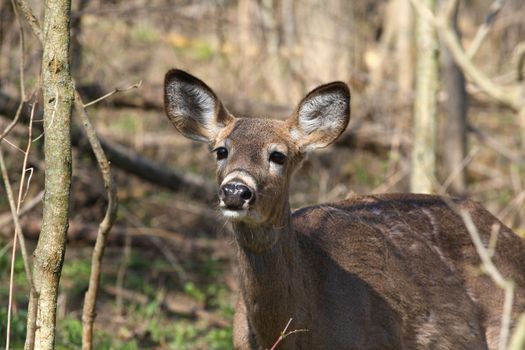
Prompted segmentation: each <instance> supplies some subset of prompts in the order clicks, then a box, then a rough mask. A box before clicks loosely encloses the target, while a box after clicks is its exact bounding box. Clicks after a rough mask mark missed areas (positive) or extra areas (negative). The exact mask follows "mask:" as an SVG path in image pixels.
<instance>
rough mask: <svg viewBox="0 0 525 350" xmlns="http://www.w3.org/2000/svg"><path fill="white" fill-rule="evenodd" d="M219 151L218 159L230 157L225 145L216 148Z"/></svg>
mask: <svg viewBox="0 0 525 350" xmlns="http://www.w3.org/2000/svg"><path fill="white" fill-rule="evenodd" d="M215 153H217V160H221V159H226V158H227V157H228V150H227V149H226V148H225V147H218V148H217V149H215Z"/></svg>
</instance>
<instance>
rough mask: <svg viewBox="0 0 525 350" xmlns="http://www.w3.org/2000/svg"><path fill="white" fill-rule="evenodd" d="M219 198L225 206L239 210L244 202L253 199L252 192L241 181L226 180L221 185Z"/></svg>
mask: <svg viewBox="0 0 525 350" xmlns="http://www.w3.org/2000/svg"><path fill="white" fill-rule="evenodd" d="M219 198H220V199H221V201H222V202H223V203H224V205H225V206H226V208H228V209H232V210H240V209H243V205H244V204H245V203H249V202H250V201H251V200H252V199H253V192H252V190H250V188H249V187H248V186H246V185H244V184H242V183H239V182H228V183H227V184H224V185H222V186H221V188H220V190H219Z"/></svg>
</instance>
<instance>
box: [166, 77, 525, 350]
mask: <svg viewBox="0 0 525 350" xmlns="http://www.w3.org/2000/svg"><path fill="white" fill-rule="evenodd" d="M178 72H180V71H171V72H169V73H168V74H167V76H166V81H167V84H166V86H167V89H169V88H168V86H173V85H175V86H176V84H177V83H178V80H177V79H179V77H178V76H179V73H178ZM184 74H187V73H184ZM190 77H191V76H190ZM182 78H183V79H185V80H184V83H185V84H186V83H188V82H189V83H190V84H191V79H189V78H188V77H187V76H186V75H183V76H182ZM193 79H195V80H196V82H195V86H197V87H198V88H199V89H204V91H205V92H206V93H207V94H208V95H209V96H215V94H213V92H212V91H211V89H209V88H208V87H207V86H206V85H205V84H204V83H202V82H201V81H200V80H197V79H196V78H193ZM168 82H169V84H170V85H168ZM208 90H209V91H208ZM168 92H169V93H171V95H170V94H169V93H168ZM168 92H167V94H166V96H167V102H166V105H167V113H168V116H169V117H170V119H171V120H172V121H173V122H174V124H175V125H176V126H177V128H178V129H179V130H180V131H181V132H182V133H183V134H185V135H187V136H189V137H192V138H195V139H203V138H204V139H206V140H207V141H208V142H209V143H210V146H211V148H217V147H225V148H227V149H228V157H227V159H224V160H220V161H218V168H217V178H218V183H219V185H221V184H222V183H223V181H224V179H225V178H226V177H227V176H228V175H229V174H232V172H239V173H240V174H246V176H249V179H252V180H253V182H254V183H255V184H256V188H253V189H252V190H253V191H254V192H255V201H254V202H253V203H251V204H250V208H249V212H250V213H252V214H253V215H252V216H246V217H240V218H236V219H233V228H234V232H235V237H236V241H237V244H238V248H239V249H238V263H239V270H240V276H239V278H240V287H241V293H240V296H239V300H238V302H237V306H236V313H235V318H234V346H235V348H236V349H269V348H270V347H271V346H272V345H273V343H274V342H275V341H276V339H277V338H278V337H279V335H280V333H281V331H282V330H283V328H284V326H285V325H286V324H287V322H288V320H289V319H290V318H293V322H292V323H291V327H290V329H300V328H304V329H307V330H308V331H307V332H300V333H296V334H293V335H290V336H289V337H287V338H286V339H284V341H283V342H282V343H280V344H279V349H281V350H284V349H495V348H496V347H497V344H498V335H499V328H500V319H501V310H502V305H503V293H502V291H501V290H500V289H498V288H497V287H496V286H495V285H494V283H493V282H492V281H491V280H490V278H488V277H487V276H486V275H484V274H482V273H481V271H480V268H479V266H480V259H479V257H478V255H477V253H476V250H475V248H474V246H473V244H472V242H471V239H470V236H469V233H468V232H467V230H466V229H465V225H464V224H463V222H462V219H461V218H460V217H459V216H458V215H457V214H456V213H455V212H454V211H453V210H452V209H450V208H449V206H448V205H447V203H446V202H445V201H444V200H443V199H442V198H440V197H438V196H431V195H415V194H386V195H378V196H352V197H350V198H349V199H347V200H345V201H341V202H337V203H331V204H322V205H317V206H313V207H307V208H302V209H299V210H297V211H295V212H294V213H291V211H290V206H289V203H288V191H289V183H290V179H291V176H292V173H293V171H294V170H295V169H296V168H297V167H298V166H299V163H300V162H301V160H302V158H303V157H304V152H305V151H306V149H308V148H311V147H312V145H315V147H322V146H326V145H327V144H330V143H331V142H333V141H334V140H335V139H336V138H337V137H338V136H339V135H340V133H341V132H342V130H344V127H346V124H347V122H348V115H347V114H348V113H349V94H348V90H347V88H346V86H343V85H342V83H335V84H329V85H324V86H322V87H320V88H318V89H316V90H314V91H313V92H312V93H310V94H309V95H308V96H307V97H306V98H305V99H304V100H303V101H302V102H301V104H300V105H299V107H298V110H297V112H296V114H295V115H294V116H292V117H291V118H290V119H289V120H288V121H286V122H281V121H270V120H262V119H234V118H233V117H231V116H230V115H229V114H228V113H227V111H226V110H225V109H223V107H222V105H221V104H220V102H219V101H218V100H216V98H215V97H214V99H215V100H214V101H215V102H214V103H215V104H214V105H213V106H211V107H213V108H214V110H215V111H216V113H215V117H213V116H212V117H209V116H208V117H204V116H203V115H198V114H199V111H200V110H201V109H202V110H204V109H203V108H204V107H209V106H203V108H201V106H198V105H197V106H196V105H195V104H194V103H195V99H193V100H192V99H191V98H190V99H189V100H190V103H191V106H189V107H188V106H173V105H172V104H173V103H175V102H177V103H184V102H180V101H186V100H187V97H185V96H183V95H182V96H178V95H177V94H176V93H174V92H173V91H168ZM312 97H313V99H312ZM316 97H320V98H319V99H317V100H319V101H320V102H319V108H318V109H316V108H317V102H318V101H317V100H316V99H315V98H316ZM332 100H333V101H332ZM326 101H329V103H326ZM332 103H337V104H338V106H336V107H334V108H332ZM345 103H346V104H348V106H345ZM303 104H309V107H308V108H309V109H308V113H310V114H307V113H305V114H303V118H302V120H303V121H301V118H298V115H299V114H301V113H302V112H301V106H302V105H303ZM184 108H185V109H184ZM179 110H181V111H184V110H186V111H187V110H191V111H193V112H195V113H197V115H194V116H185V115H182V114H181V113H178V112H177V113H178V114H177V113H172V112H170V111H179ZM303 112H304V111H303ZM225 115H228V118H225V117H224V116H225ZM230 117H231V119H230ZM188 118H190V119H189V120H187V119H188ZM310 118H314V119H312V120H311V119H310ZM315 118H320V120H322V123H328V126H326V125H325V124H322V123H319V125H317V124H314V126H315V128H313V127H312V124H301V123H303V122H304V120H306V121H307V122H308V123H312V122H313V123H317V120H316V119H315ZM343 124H344V125H343ZM341 125H342V130H341V129H340V128H341ZM314 129H315V130H314ZM308 130H309V131H308ZM312 130H314V131H312ZM211 131H213V132H211ZM306 131H308V132H309V133H308V134H306ZM301 133H302V134H301ZM298 135H299V136H298ZM272 147H273V148H272ZM275 147H277V148H278V149H279V150H280V151H281V152H284V153H285V154H286V162H285V163H284V164H283V165H282V166H276V165H275V164H272V163H271V161H269V160H268V157H269V154H270V153H271V152H272V150H273V149H274V148H275ZM252 180H250V181H252ZM450 200H452V201H453V202H454V203H455V204H456V205H457V206H459V207H460V208H463V209H466V210H468V212H469V213H470V214H471V216H472V218H473V220H474V223H475V224H476V226H477V228H478V230H479V231H480V235H481V238H482V240H483V242H484V243H485V244H487V243H488V241H489V238H490V232H491V227H492V225H493V224H494V223H497V224H499V225H501V227H502V229H501V231H500V234H499V237H498V240H497V246H496V250H495V253H494V256H493V261H494V262H495V264H496V266H497V267H498V269H499V270H500V271H501V272H502V273H503V274H504V276H506V277H508V278H512V279H513V280H514V281H515V282H516V286H517V288H516V295H515V298H514V307H513V312H514V314H513V319H515V317H516V315H517V314H519V313H521V312H524V311H525V242H524V240H522V239H521V238H519V237H518V236H517V235H516V234H515V233H513V232H512V231H511V230H510V229H509V228H507V227H505V226H504V225H503V224H501V223H500V222H499V221H498V220H497V219H496V218H495V217H494V216H492V215H491V214H490V213H489V212H487V211H486V210H485V209H484V208H483V207H481V206H480V205H479V204H477V203H474V202H472V201H468V200H461V199H450Z"/></svg>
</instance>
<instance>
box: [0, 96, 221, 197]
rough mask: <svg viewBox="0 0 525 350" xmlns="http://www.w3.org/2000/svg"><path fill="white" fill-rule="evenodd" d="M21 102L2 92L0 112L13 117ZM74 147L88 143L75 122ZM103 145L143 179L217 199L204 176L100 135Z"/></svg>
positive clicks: (118, 162)
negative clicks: (170, 165) (164, 162)
mask: <svg viewBox="0 0 525 350" xmlns="http://www.w3.org/2000/svg"><path fill="white" fill-rule="evenodd" d="M18 104H19V101H18V100H17V99H15V98H12V97H10V96H9V95H6V94H5V93H3V92H1V91H0V115H2V116H4V117H6V118H8V119H12V118H13V117H14V115H15V113H16V110H17V108H18ZM29 112H30V108H29V105H26V106H24V107H23V109H22V116H21V120H22V121H23V122H27V121H28V120H29ZM34 118H35V120H39V119H42V110H41V109H37V110H36V111H35V117H34ZM33 125H34V127H35V128H36V129H39V130H40V131H42V124H41V123H34V124H33ZM71 137H72V143H73V146H75V147H79V146H81V145H86V144H87V143H88V141H87V137H86V135H85V133H84V131H83V129H82V128H80V127H79V126H78V125H74V126H73V128H72V135H71ZM99 139H100V143H101V144H102V148H104V151H105V152H106V155H107V157H108V159H109V161H110V163H111V164H112V165H114V166H115V167H117V168H119V169H121V170H123V171H125V172H127V173H129V174H132V175H135V176H137V177H139V178H141V179H143V180H146V181H148V182H150V183H153V184H156V185H158V186H161V187H164V188H167V189H169V190H172V191H175V192H184V193H187V194H188V195H190V196H191V197H193V198H195V199H197V200H200V201H205V202H213V201H214V200H215V198H216V194H215V189H214V188H213V186H211V185H210V182H209V181H206V180H205V179H204V178H203V177H201V176H199V175H196V174H188V173H185V172H183V171H180V170H175V169H170V168H167V167H166V166H163V165H161V164H159V163H157V162H155V161H153V160H151V159H149V158H147V157H145V156H143V155H141V154H139V153H137V152H135V151H133V150H131V149H130V148H128V147H125V146H123V145H120V144H117V143H115V142H112V141H109V140H107V139H105V138H103V137H99ZM80 149H81V150H82V151H83V152H86V153H89V154H91V155H92V152H91V149H90V148H87V147H80Z"/></svg>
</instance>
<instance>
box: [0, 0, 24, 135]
mask: <svg viewBox="0 0 525 350" xmlns="http://www.w3.org/2000/svg"><path fill="white" fill-rule="evenodd" d="M11 6H12V7H13V12H14V13H15V17H16V22H17V23H18V31H19V35H20V62H19V71H20V73H19V74H20V103H19V104H18V108H17V110H16V114H15V117H14V118H13V121H12V122H11V123H9V125H8V126H7V127H6V128H5V130H4V131H3V132H2V133H1V134H0V142H1V141H2V140H3V139H4V138H5V137H6V136H7V135H8V134H9V133H10V132H11V130H13V128H14V127H15V125H16V124H17V123H18V120H19V119H20V115H21V112H22V108H23V106H24V102H25V86H24V66H25V59H24V48H25V36H24V29H23V28H22V21H20V16H19V15H18V11H17V10H16V5H15V3H14V0H11Z"/></svg>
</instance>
